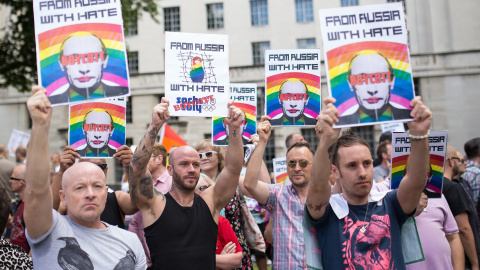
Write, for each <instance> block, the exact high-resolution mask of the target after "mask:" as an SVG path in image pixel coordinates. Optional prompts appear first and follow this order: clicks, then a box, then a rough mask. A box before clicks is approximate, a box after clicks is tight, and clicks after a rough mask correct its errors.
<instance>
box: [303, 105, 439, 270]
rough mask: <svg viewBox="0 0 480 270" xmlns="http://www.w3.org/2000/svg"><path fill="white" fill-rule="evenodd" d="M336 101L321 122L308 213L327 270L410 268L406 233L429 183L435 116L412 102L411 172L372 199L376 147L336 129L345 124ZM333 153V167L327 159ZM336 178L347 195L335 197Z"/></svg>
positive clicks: (423, 106) (424, 107) (307, 217)
mask: <svg viewBox="0 0 480 270" xmlns="http://www.w3.org/2000/svg"><path fill="white" fill-rule="evenodd" d="M335 101H336V100H335V99H334V98H332V97H327V98H325V100H324V102H325V106H324V107H323V110H322V111H321V113H320V115H319V117H318V118H317V119H318V120H319V121H318V123H317V125H316V127H315V130H316V132H317V134H319V135H320V143H319V145H318V148H317V151H316V153H315V157H314V160H313V166H312V181H310V188H309V190H308V196H307V201H306V211H308V213H306V214H308V215H306V217H305V219H306V220H304V222H308V223H311V224H312V225H313V228H312V229H315V231H316V232H317V233H316V235H315V237H316V240H317V243H318V249H319V250H318V251H316V252H318V253H317V254H319V255H317V256H319V259H320V260H321V263H322V264H323V268H324V269H367V268H369V269H405V261H404V257H403V251H402V241H401V239H400V232H401V229H402V225H403V223H404V222H405V221H406V220H407V218H408V217H410V216H412V215H413V214H414V213H415V210H416V207H417V204H418V202H419V200H420V196H421V194H422V191H423V189H424V187H425V183H426V181H427V175H428V172H429V142H428V134H429V129H430V125H431V122H432V112H431V111H430V109H428V108H427V107H426V106H425V105H424V104H423V103H422V101H421V98H420V97H416V98H414V99H413V100H412V101H411V102H410V106H411V107H413V110H412V112H411V116H412V118H413V121H412V122H408V127H409V136H410V141H411V152H410V155H409V157H408V161H407V164H408V173H407V175H405V177H404V178H403V179H402V181H401V183H400V187H399V188H398V189H397V190H393V191H391V192H388V193H383V194H380V195H379V196H375V197H373V196H372V197H370V196H369V195H370V191H371V189H372V182H373V159H372V155H371V152H370V148H369V146H368V144H367V142H366V141H365V140H363V139H362V138H360V137H359V136H357V135H355V134H352V133H346V134H343V135H342V136H340V137H339V135H340V129H334V128H333V125H334V124H335V123H338V121H339V114H338V110H337V108H336V107H335V106H334V105H333V104H335ZM329 149H330V150H331V151H330V152H329ZM329 153H330V154H331V163H329V162H328V161H327V160H329ZM331 174H333V176H334V177H335V179H336V182H337V183H338V184H339V186H340V187H341V192H342V193H341V194H331V185H330V175H331ZM382 196H383V197H382Z"/></svg>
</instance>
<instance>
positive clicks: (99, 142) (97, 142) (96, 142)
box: [92, 140, 103, 144]
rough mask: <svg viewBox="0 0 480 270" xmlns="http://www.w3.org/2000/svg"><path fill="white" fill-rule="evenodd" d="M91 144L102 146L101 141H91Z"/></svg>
mask: <svg viewBox="0 0 480 270" xmlns="http://www.w3.org/2000/svg"><path fill="white" fill-rule="evenodd" d="M92 143H93V144H102V143H103V141H100V140H94V141H92Z"/></svg>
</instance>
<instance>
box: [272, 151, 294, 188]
mask: <svg viewBox="0 0 480 270" xmlns="http://www.w3.org/2000/svg"><path fill="white" fill-rule="evenodd" d="M272 161H273V174H274V175H275V183H277V184H286V185H288V184H290V183H291V182H290V179H289V178H288V173H287V158H286V157H281V158H274V159H272Z"/></svg>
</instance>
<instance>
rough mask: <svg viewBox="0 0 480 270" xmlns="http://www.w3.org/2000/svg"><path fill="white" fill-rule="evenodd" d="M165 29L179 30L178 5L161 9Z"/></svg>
mask: <svg viewBox="0 0 480 270" xmlns="http://www.w3.org/2000/svg"><path fill="white" fill-rule="evenodd" d="M163 22H164V25H165V31H172V32H180V7H171V8H164V9H163Z"/></svg>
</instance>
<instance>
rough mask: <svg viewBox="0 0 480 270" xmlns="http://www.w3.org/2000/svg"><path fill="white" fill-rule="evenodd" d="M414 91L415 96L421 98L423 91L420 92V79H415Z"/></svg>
mask: <svg viewBox="0 0 480 270" xmlns="http://www.w3.org/2000/svg"><path fill="white" fill-rule="evenodd" d="M413 89H414V90H415V96H421V94H422V91H420V79H419V78H413Z"/></svg>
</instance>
